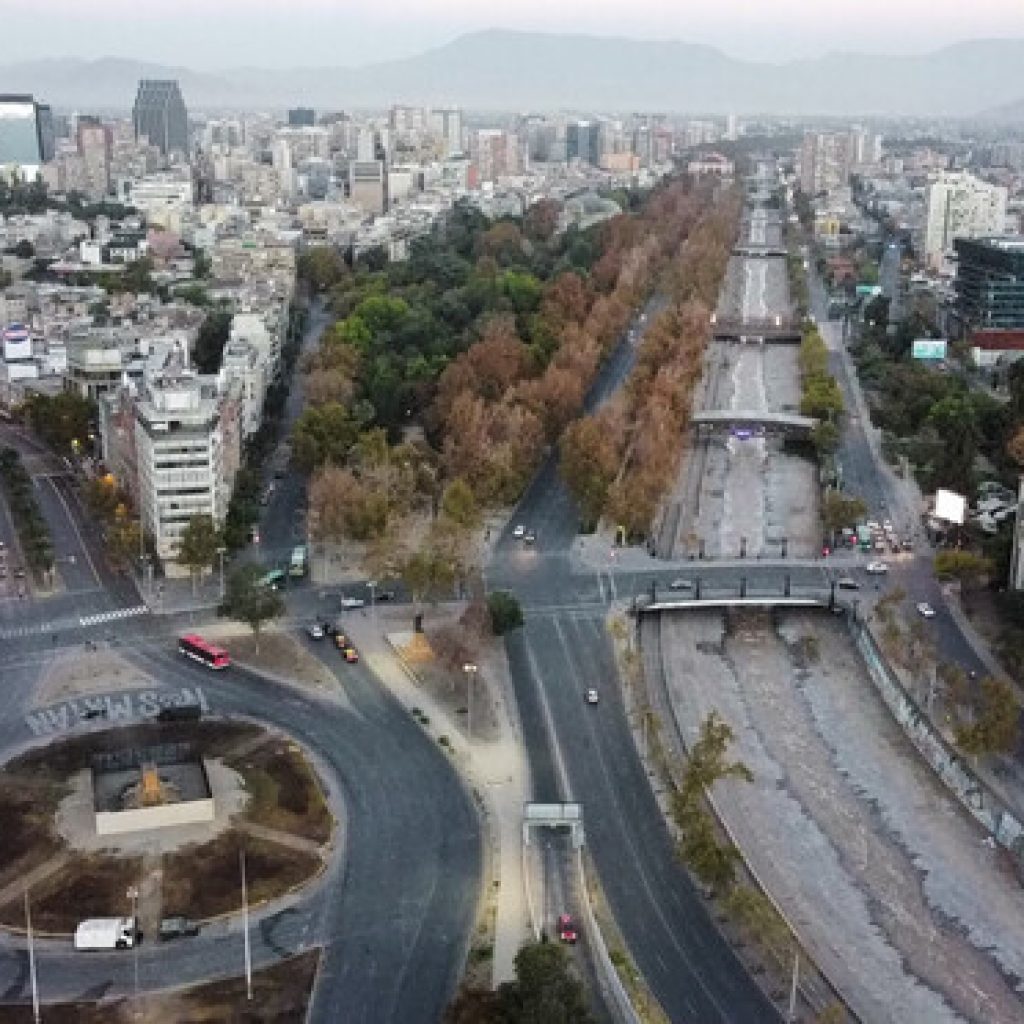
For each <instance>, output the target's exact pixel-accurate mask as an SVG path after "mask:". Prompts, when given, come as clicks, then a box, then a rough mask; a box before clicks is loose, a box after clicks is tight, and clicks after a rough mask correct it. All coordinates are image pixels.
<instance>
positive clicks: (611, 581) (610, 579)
mask: <svg viewBox="0 0 1024 1024" xmlns="http://www.w3.org/2000/svg"><path fill="white" fill-rule="evenodd" d="M608 589H609V590H610V591H611V594H612V600H613V601H618V599H619V595H618V591H616V589H615V573H613V572H610V573H608Z"/></svg>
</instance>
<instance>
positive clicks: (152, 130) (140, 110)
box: [132, 78, 188, 156]
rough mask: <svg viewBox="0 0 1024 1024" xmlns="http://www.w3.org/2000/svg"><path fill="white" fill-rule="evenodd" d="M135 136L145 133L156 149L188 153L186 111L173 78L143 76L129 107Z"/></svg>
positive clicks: (166, 151) (163, 151)
mask: <svg viewBox="0 0 1024 1024" xmlns="http://www.w3.org/2000/svg"><path fill="white" fill-rule="evenodd" d="M132 120H133V121H134V123H135V138H136V139H138V138H139V137H140V136H142V135H145V136H146V138H148V139H149V141H150V142H151V143H152V144H153V145H154V146H158V147H159V148H160V152H161V153H163V154H164V156H167V154H168V153H171V152H172V151H175V150H176V151H178V152H181V153H188V111H187V110H186V109H185V101H184V100H183V99H182V98H181V90H180V89H179V88H178V83H177V82H175V81H158V80H155V79H146V78H144V79H143V80H142V81H141V82H139V92H138V95H137V96H136V97H135V107H134V108H133V110H132Z"/></svg>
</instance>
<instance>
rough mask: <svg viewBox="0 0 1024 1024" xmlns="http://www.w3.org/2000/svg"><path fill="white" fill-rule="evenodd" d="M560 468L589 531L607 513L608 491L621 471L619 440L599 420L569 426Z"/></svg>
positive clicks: (594, 418) (591, 417)
mask: <svg viewBox="0 0 1024 1024" xmlns="http://www.w3.org/2000/svg"><path fill="white" fill-rule="evenodd" d="M559 451H560V454H561V459H560V461H559V469H560V470H561V474H562V478H563V479H564V480H565V482H566V484H567V485H568V487H569V490H570V491H571V492H572V496H573V497H574V498H575V499H576V503H577V504H578V505H579V507H580V515H581V516H582V518H583V522H584V525H585V527H586V528H588V529H590V528H593V527H594V526H596V524H597V521H598V520H599V519H600V518H601V514H602V513H603V512H604V508H605V503H606V501H607V499H608V489H609V487H611V485H612V481H613V480H614V479H615V475H616V473H617V472H618V471H619V463H620V456H619V450H618V445H617V443H616V438H615V437H614V435H613V434H612V433H611V432H609V431H608V430H607V428H606V426H605V424H604V423H603V422H602V421H601V419H600V418H598V417H594V416H587V417H584V418H583V419H580V420H577V421H576V422H575V423H572V424H570V425H569V427H568V428H567V429H566V431H565V434H564V435H563V437H562V441H561V444H560V446H559Z"/></svg>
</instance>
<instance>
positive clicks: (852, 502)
mask: <svg viewBox="0 0 1024 1024" xmlns="http://www.w3.org/2000/svg"><path fill="white" fill-rule="evenodd" d="M867 514H868V507H867V505H866V504H865V503H864V501H863V499H862V498H853V497H847V496H846V495H844V494H843V493H842V492H840V491H835V490H829V491H827V492H826V494H825V498H824V500H823V501H822V503H821V522H822V525H823V526H824V527H825V529H826V530H828V532H829V533H830V534H832V536H833V539H834V538H835V534H836V533H838V532H839V531H840V530H841V529H843V527H851V528H852V527H854V526H856V525H857V524H858V523H860V522H862V521H863V520H864V517H865V516H866V515H867Z"/></svg>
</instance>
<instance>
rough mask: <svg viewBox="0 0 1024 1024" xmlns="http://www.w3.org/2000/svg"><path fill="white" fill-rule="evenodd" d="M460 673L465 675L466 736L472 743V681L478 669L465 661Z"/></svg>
mask: <svg viewBox="0 0 1024 1024" xmlns="http://www.w3.org/2000/svg"><path fill="white" fill-rule="evenodd" d="M462 671H463V672H465V673H466V736H467V738H468V740H469V743H470V744H472V742H473V679H474V677H475V676H476V674H477V672H478V671H479V668H478V666H477V665H475V664H474V663H473V662H471V661H467V662H466V663H465V665H463V666H462Z"/></svg>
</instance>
